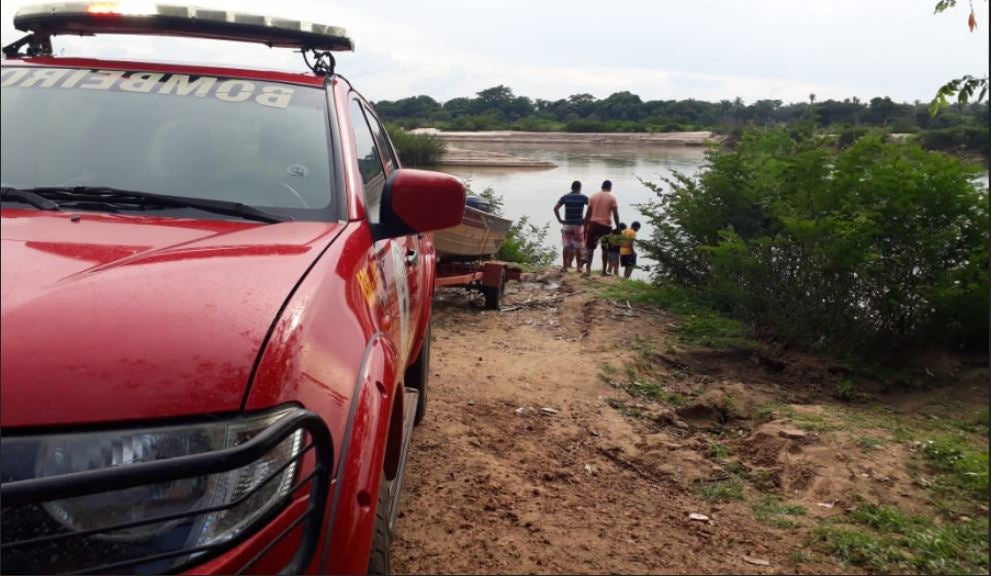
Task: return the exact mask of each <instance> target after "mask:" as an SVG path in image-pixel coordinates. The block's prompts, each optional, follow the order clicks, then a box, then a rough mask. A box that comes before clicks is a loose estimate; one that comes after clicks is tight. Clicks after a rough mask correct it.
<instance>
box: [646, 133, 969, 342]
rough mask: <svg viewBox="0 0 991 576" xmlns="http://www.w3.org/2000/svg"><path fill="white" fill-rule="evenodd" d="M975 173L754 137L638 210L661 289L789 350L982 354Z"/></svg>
mask: <svg viewBox="0 0 991 576" xmlns="http://www.w3.org/2000/svg"><path fill="white" fill-rule="evenodd" d="M975 171H976V169H974V168H971V167H969V166H967V165H965V164H964V163H962V162H961V161H960V160H958V159H956V158H953V157H951V156H948V155H945V154H941V153H935V152H926V151H924V150H922V149H921V148H920V147H919V145H918V144H916V143H913V142H886V141H884V140H883V138H882V136H881V135H878V134H868V135H865V136H863V137H861V138H860V139H859V140H857V141H856V142H854V143H853V144H852V145H851V146H849V147H848V148H846V149H843V150H841V151H839V152H836V151H835V150H833V149H832V148H831V147H830V144H829V143H828V142H826V141H825V140H823V139H821V138H819V137H817V136H816V135H814V134H812V133H811V132H807V131H802V130H790V131H787V132H786V131H783V130H770V131H757V130H749V131H746V132H745V133H744V134H743V137H742V139H741V140H740V142H739V144H738V146H737V147H736V148H735V149H733V150H730V149H713V150H711V151H710V152H709V153H708V155H707V161H706V165H705V167H704V168H703V170H702V172H701V173H700V174H699V175H698V177H697V178H695V177H689V176H687V175H684V174H675V175H674V177H673V178H670V179H667V180H665V183H666V184H667V186H668V188H669V189H667V190H666V189H664V188H662V187H661V186H659V185H656V184H650V183H647V184H648V186H650V187H651V188H653V189H654V191H655V192H656V194H657V196H658V199H657V200H656V201H654V202H651V203H648V204H646V205H644V206H641V209H642V210H643V211H644V213H645V214H646V215H647V217H648V218H649V219H650V221H651V224H652V225H653V227H654V230H655V232H654V234H653V236H652V237H651V238H650V239H649V240H648V241H647V242H645V243H644V244H645V249H646V250H647V252H648V253H649V254H650V256H651V257H652V258H654V259H655V260H657V261H658V262H659V263H660V266H659V267H658V269H657V270H656V271H655V275H656V278H657V280H662V281H675V282H678V283H681V284H682V285H686V286H689V287H692V288H695V289H698V290H701V291H703V292H704V293H706V294H707V295H708V296H709V298H710V299H711V300H712V301H713V302H714V304H715V305H716V306H717V307H719V308H721V309H723V310H726V311H729V312H731V313H733V314H734V315H737V316H739V317H741V318H744V319H746V320H749V321H751V322H752V323H753V324H755V325H757V326H760V327H761V328H763V329H765V330H766V331H768V332H770V333H772V334H774V335H776V336H778V337H780V338H782V339H784V340H786V341H788V342H792V343H799V344H806V345H815V344H823V345H824V344H829V345H832V346H834V347H837V348H841V349H847V350H850V349H853V350H858V351H860V352H866V351H877V350H883V349H889V348H891V347H893V346H897V345H900V344H911V343H926V342H932V341H941V342H943V343H945V344H960V345H964V344H966V345H972V346H978V347H985V346H986V345H987V342H988V298H987V294H988V276H987V269H988V251H987V246H986V241H987V237H988V212H987V189H986V188H980V189H979V188H976V187H975V186H974V185H973V184H972V182H971V177H972V176H973V174H974V173H975Z"/></svg>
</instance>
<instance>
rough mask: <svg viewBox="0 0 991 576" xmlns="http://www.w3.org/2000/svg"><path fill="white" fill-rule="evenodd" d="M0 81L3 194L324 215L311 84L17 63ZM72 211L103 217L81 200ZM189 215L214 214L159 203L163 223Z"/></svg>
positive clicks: (322, 107)
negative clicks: (61, 193)
mask: <svg viewBox="0 0 991 576" xmlns="http://www.w3.org/2000/svg"><path fill="white" fill-rule="evenodd" d="M0 81H2V82H0V86H2V90H0V95H2V106H0V114H2V118H0V131H2V141H0V156H2V161H0V180H2V184H3V186H4V187H9V188H16V189H37V188H41V187H87V188H89V187H110V188H118V189H125V190H135V191H142V192H149V193H154V194H161V195H169V196H182V197H187V198H202V199H208V200H222V201H227V202H237V203H241V204H245V205H248V206H253V207H257V208H261V209H264V210H266V211H267V212H269V213H274V214H278V215H281V216H284V217H286V218H293V219H297V220H327V219H333V218H335V217H336V207H335V206H334V205H335V204H336V202H335V198H336V194H335V193H334V191H333V190H332V185H331V181H332V179H331V164H330V156H329V151H330V146H329V145H328V140H327V138H328V136H327V134H328V129H327V126H328V120H327V100H326V96H325V93H324V91H323V90H321V89H319V88H313V87H307V86H296V85H290V84H281V83H276V82H265V81H257V80H242V79H231V78H220V77H212V76H189V75H182V74H167V73H158V72H154V73H153V72H124V71H112V70H74V69H56V68H41V69H36V68H28V67H4V68H3V69H2V75H0ZM72 208H73V209H74V210H79V209H82V210H101V209H104V207H102V206H101V205H100V203H99V202H93V201H92V199H89V200H88V201H86V202H80V203H79V205H78V206H73V207H72ZM139 208H141V207H140V206H135V208H134V209H139ZM106 209H108V210H112V211H122V210H128V209H129V208H128V207H127V206H126V205H123V206H122V205H121V204H120V203H115V204H113V205H112V206H110V205H108V206H107V207H106ZM193 214H195V216H196V217H202V218H223V217H224V216H222V215H217V214H209V213H202V212H195V211H189V209H187V208H176V207H169V206H168V205H163V215H177V216H190V215H193Z"/></svg>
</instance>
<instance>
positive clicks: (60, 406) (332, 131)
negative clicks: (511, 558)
mask: <svg viewBox="0 0 991 576" xmlns="http://www.w3.org/2000/svg"><path fill="white" fill-rule="evenodd" d="M143 8H144V11H142V12H135V11H133V10H130V9H127V10H123V9H119V8H118V7H116V6H115V5H113V4H112V3H108V2H97V3H92V4H86V3H61V4H52V5H48V6H40V7H32V8H27V9H22V10H21V11H20V12H18V14H17V16H16V17H15V26H16V27H17V28H18V29H21V30H24V31H26V32H28V34H27V35H26V36H25V37H24V38H23V39H22V40H20V41H18V42H16V43H14V44H11V45H10V46H7V47H6V48H4V55H5V60H4V62H3V66H2V76H0V83H2V90H0V94H2V109H0V110H2V112H0V113H2V121H0V126H2V144H0V147H2V166H0V180H2V198H0V200H2V207H0V236H2V266H0V270H2V274H0V284H2V299H0V300H2V305H0V306H2V346H0V351H2V363H0V369H2V386H0V394H2V398H0V410H2V411H0V426H2V440H0V441H2V450H0V455H2V462H0V475H2V478H0V480H2V483H0V491H2V494H0V503H2V507H3V513H2V523H0V552H2V562H3V571H4V573H10V574H14V573H16V574H52V573H62V572H72V573H98V574H111V573H138V574H155V573H176V572H183V573H196V574H213V573H219V574H233V573H242V572H249V573H274V572H282V573H302V572H306V573H346V574H358V573H366V572H371V573H374V572H388V570H389V564H388V555H389V543H390V534H391V529H392V523H393V521H394V519H395V515H396V510H397V501H398V494H399V489H400V486H401V482H402V469H403V464H404V462H405V458H406V453H407V450H408V448H409V441H410V437H411V434H412V426H413V422H414V421H418V420H419V419H420V418H422V417H423V410H424V407H425V394H426V391H427V390H426V386H427V376H428V373H429V352H430V329H429V326H430V311H431V298H432V295H433V289H434V249H433V245H432V241H431V236H430V234H429V232H431V231H433V230H439V229H443V228H447V227H451V226H454V225H457V224H458V223H459V222H460V221H461V218H462V215H463V212H464V203H465V189H464V185H463V184H462V183H461V182H460V181H459V180H457V179H456V178H453V177H451V176H448V175H445V174H440V173H434V172H426V171H417V170H410V169H403V168H401V166H400V162H399V159H398V158H397V156H396V152H395V150H394V148H393V146H392V144H391V143H390V141H389V138H388V135H387V134H386V131H385V130H384V129H383V127H382V124H381V122H380V121H379V119H378V118H377V117H376V115H375V113H374V111H373V109H372V107H371V106H370V105H369V104H368V102H367V101H366V100H365V99H364V98H363V97H362V96H361V95H360V94H359V93H358V92H356V91H355V90H354V88H353V87H352V86H351V84H350V83H349V82H348V81H347V80H346V79H344V78H343V77H341V76H339V75H338V74H336V73H335V72H334V59H333V55H332V53H331V52H333V51H336V50H349V49H352V42H351V40H350V39H349V38H348V37H347V35H346V34H345V33H344V31H343V30H341V29H339V28H334V27H330V26H321V25H316V24H310V23H307V22H299V21H294V20H288V19H279V18H270V17H262V16H255V15H250V14H241V13H233V12H224V11H218V10H206V9H197V8H190V7H176V6H164V5H159V6H154V5H151V6H143ZM149 8H150V9H149ZM61 34H81V35H97V34H143V35H169V36H187V37H195V38H213V39H226V40H234V41H245V42H261V43H265V44H267V45H269V46H273V47H282V48H293V49H297V50H300V51H302V52H303V53H304V55H305V56H306V58H307V63H308V64H309V66H310V69H311V73H284V72H268V71H258V70H249V69H230V68H217V67H203V66H189V65H173V64H164V63H159V62H156V63H138V62H120V61H106V60H93V59H86V58H74V57H68V56H58V57H55V56H53V51H52V42H51V41H52V36H55V35H61Z"/></svg>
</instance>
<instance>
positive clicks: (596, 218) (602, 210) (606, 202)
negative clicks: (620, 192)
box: [588, 190, 618, 228]
mask: <svg viewBox="0 0 991 576" xmlns="http://www.w3.org/2000/svg"><path fill="white" fill-rule="evenodd" d="M617 206H618V204H617V203H616V196H615V195H613V193H612V192H606V191H605V190H599V191H598V192H596V193H595V194H592V197H591V198H590V199H589V201H588V221H589V222H596V223H598V224H605V225H606V226H609V227H610V228H611V227H612V226H611V222H612V211H613V210H614V209H616V208H617Z"/></svg>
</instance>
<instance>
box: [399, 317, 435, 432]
mask: <svg viewBox="0 0 991 576" xmlns="http://www.w3.org/2000/svg"><path fill="white" fill-rule="evenodd" d="M430 332H431V330H430V325H429V324H427V332H426V333H425V334H424V335H423V346H421V347H420V355H419V356H417V357H416V361H415V362H413V363H412V364H410V366H409V368H407V369H406V378H405V382H404V383H403V386H406V387H407V388H413V389H414V390H416V391H417V392H419V393H420V395H419V401H418V402H417V405H416V416H415V417H414V418H413V424H414V425H419V424H420V422H421V421H422V420H423V417H424V416H426V415H427V381H428V380H429V379H430Z"/></svg>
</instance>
